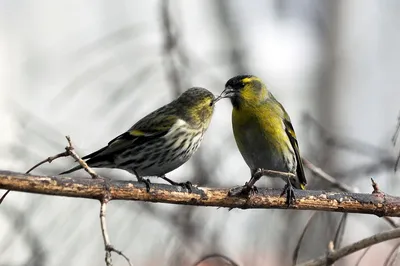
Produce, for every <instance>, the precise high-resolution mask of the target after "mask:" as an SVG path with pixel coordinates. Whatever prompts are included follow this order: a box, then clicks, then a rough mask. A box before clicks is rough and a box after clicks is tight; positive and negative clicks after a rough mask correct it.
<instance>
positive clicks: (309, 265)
mask: <svg viewBox="0 0 400 266" xmlns="http://www.w3.org/2000/svg"><path fill="white" fill-rule="evenodd" d="M399 237H400V228H396V229H393V230H390V231H387V232H383V233H379V234H376V235H373V236H370V237H368V238H365V239H363V240H360V241H358V242H356V243H354V244H351V245H348V246H346V247H343V248H341V249H338V250H334V251H332V252H329V253H328V254H327V255H324V256H321V257H319V258H317V259H313V260H310V261H307V262H304V263H301V264H299V265H298V266H324V265H332V264H333V263H334V262H335V261H337V260H339V259H341V258H343V257H345V256H347V255H349V254H351V253H354V252H357V251H359V250H362V249H364V248H367V247H370V246H372V245H375V244H378V243H381V242H384V241H387V240H391V239H395V238H399Z"/></svg>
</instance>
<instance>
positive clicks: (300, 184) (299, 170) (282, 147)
mask: <svg viewBox="0 0 400 266" xmlns="http://www.w3.org/2000/svg"><path fill="white" fill-rule="evenodd" d="M220 98H229V99H230V100H231V103H232V106H233V110H232V127H233V134H234V137H235V140H236V144H237V146H238V148H239V151H240V153H241V154H242V156H243V158H244V160H245V161H246V164H247V165H248V166H249V167H250V170H251V176H252V179H251V181H250V182H248V183H246V185H245V187H244V189H246V191H249V190H250V187H249V186H253V185H254V183H255V182H256V181H257V180H258V179H259V178H260V177H261V176H262V174H261V175H259V174H258V173H260V170H263V169H264V170H272V171H278V172H284V173H292V174H295V176H297V178H289V177H287V175H286V177H283V175H282V176H281V177H282V178H283V179H285V181H286V182H287V184H286V186H285V188H284V191H283V193H282V195H283V194H284V193H286V194H287V203H288V204H291V203H292V201H293V199H294V191H293V188H292V185H293V186H294V187H296V188H300V189H305V185H306V184H307V181H306V177H305V174H304V169H303V164H302V161H301V157H300V151H299V145H298V143H297V139H296V134H295V132H294V129H293V125H292V123H291V121H290V118H289V115H288V114H287V113H286V111H285V109H284V108H283V106H282V105H281V104H280V103H279V102H278V101H277V100H276V99H275V98H274V96H273V95H272V93H271V92H270V91H269V90H268V89H267V87H266V85H265V84H264V83H263V82H262V80H261V79H260V78H258V77H256V76H253V75H240V76H236V77H233V78H231V79H229V80H228V81H227V82H226V84H225V90H224V91H223V92H222V94H221V96H219V97H218V98H217V99H216V100H219V99H220Z"/></svg>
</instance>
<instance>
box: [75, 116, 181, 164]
mask: <svg viewBox="0 0 400 266" xmlns="http://www.w3.org/2000/svg"><path fill="white" fill-rule="evenodd" d="M157 111H158V110H157ZM157 111H155V112H153V113H150V114H149V115H147V116H146V117H144V118H142V119H141V120H139V121H138V122H137V123H136V124H135V125H133V126H132V127H131V128H130V129H129V130H128V131H126V132H125V133H122V134H121V135H119V136H117V137H116V138H114V139H112V140H111V141H110V142H109V143H108V145H107V146H105V147H103V148H101V149H100V150H98V151H95V152H93V153H91V154H88V155H86V156H84V157H82V159H94V157H103V158H104V156H105V157H107V156H109V155H112V154H116V153H119V152H120V151H122V150H125V149H128V148H129V147H131V146H132V145H139V144H142V143H145V142H147V141H149V140H151V139H154V138H159V137H162V136H164V135H166V134H167V133H168V132H169V130H170V129H171V127H172V126H173V125H174V123H175V122H176V121H177V120H178V117H176V116H175V115H163V114H162V113H158V112H157ZM99 159H100V158H99Z"/></svg>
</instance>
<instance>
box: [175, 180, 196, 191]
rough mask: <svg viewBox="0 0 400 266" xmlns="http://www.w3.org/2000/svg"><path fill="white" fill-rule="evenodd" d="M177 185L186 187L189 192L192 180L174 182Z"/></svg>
mask: <svg viewBox="0 0 400 266" xmlns="http://www.w3.org/2000/svg"><path fill="white" fill-rule="evenodd" d="M176 185H177V186H181V187H182V188H186V189H187V190H188V192H189V193H192V187H193V185H192V182H190V181H186V182H181V183H176Z"/></svg>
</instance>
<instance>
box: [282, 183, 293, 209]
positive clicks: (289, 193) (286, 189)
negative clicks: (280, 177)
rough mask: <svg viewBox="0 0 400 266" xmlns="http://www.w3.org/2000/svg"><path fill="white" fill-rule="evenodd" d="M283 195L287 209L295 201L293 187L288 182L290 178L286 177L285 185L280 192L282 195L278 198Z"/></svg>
mask: <svg viewBox="0 0 400 266" xmlns="http://www.w3.org/2000/svg"><path fill="white" fill-rule="evenodd" d="M284 194H286V204H287V206H288V207H289V206H290V205H292V204H293V203H294V201H295V200H296V196H295V195H294V189H293V185H292V183H291V182H290V178H289V177H287V183H286V185H285V186H284V187H283V190H282V193H281V195H280V196H281V197H282V196H283V195H284Z"/></svg>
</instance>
